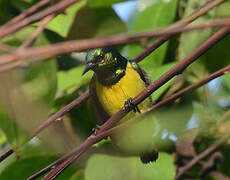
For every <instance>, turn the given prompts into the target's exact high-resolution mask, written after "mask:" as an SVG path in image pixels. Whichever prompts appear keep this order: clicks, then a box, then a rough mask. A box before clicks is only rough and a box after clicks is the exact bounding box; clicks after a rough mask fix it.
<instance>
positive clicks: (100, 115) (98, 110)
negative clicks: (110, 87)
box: [89, 74, 110, 124]
mask: <svg viewBox="0 0 230 180" xmlns="http://www.w3.org/2000/svg"><path fill="white" fill-rule="evenodd" d="M95 88H96V75H95V74H94V75H93V77H92V79H91V82H90V87H89V93H90V96H91V98H92V100H93V107H95V108H94V109H95V114H96V117H97V119H98V120H99V122H100V123H101V124H103V123H104V122H105V121H107V120H108V119H109V117H110V116H109V115H108V114H107V113H106V112H105V110H104V109H103V107H102V105H101V103H100V101H99V99H98V97H97V93H96V89H95Z"/></svg>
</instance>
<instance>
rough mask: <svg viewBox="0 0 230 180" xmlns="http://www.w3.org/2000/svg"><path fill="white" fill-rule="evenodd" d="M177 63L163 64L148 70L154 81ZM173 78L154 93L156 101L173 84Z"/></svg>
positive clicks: (153, 97) (153, 98) (153, 96)
mask: <svg viewBox="0 0 230 180" xmlns="http://www.w3.org/2000/svg"><path fill="white" fill-rule="evenodd" d="M175 64H176V63H168V64H165V65H163V66H159V67H158V68H156V69H150V70H149V71H148V74H149V75H150V77H151V78H152V82H153V81H155V80H157V79H158V78H159V77H161V76H162V75H163V74H164V73H166V72H167V71H168V70H169V69H171V68H172V67H173V66H174V65H175ZM172 82H173V79H171V80H170V81H168V82H167V83H165V84H164V85H163V86H161V87H160V88H159V89H158V90H156V91H155V92H154V93H153V94H152V100H153V102H155V101H156V100H157V99H158V98H159V97H160V96H161V95H162V94H163V93H164V92H165V91H166V90H167V89H168V88H169V87H170V85H171V84H172Z"/></svg>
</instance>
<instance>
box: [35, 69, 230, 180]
mask: <svg viewBox="0 0 230 180" xmlns="http://www.w3.org/2000/svg"><path fill="white" fill-rule="evenodd" d="M229 71H230V66H227V67H225V68H222V69H220V70H218V71H216V72H215V73H213V74H211V75H209V76H208V77H206V78H204V79H202V80H200V81H199V82H197V83H194V84H192V85H190V86H188V87H186V88H185V89H183V90H180V91H178V92H177V93H175V94H173V95H171V96H170V97H168V98H166V99H165V100H162V101H160V102H158V103H157V104H156V105H154V106H152V108H150V109H148V110H147V112H149V111H152V110H155V109H156V108H159V107H161V106H163V105H165V104H167V103H169V102H171V101H172V100H175V99H177V98H179V97H181V96H182V95H183V94H185V93H187V92H189V91H191V90H193V89H195V88H198V87H200V86H202V85H204V84H205V83H207V82H209V81H211V80H213V79H215V78H217V77H219V76H221V75H223V74H226V73H228V72H229ZM145 113H146V112H145ZM145 113H143V114H140V115H139V116H137V117H135V118H133V119H131V120H128V121H126V122H124V123H122V124H120V125H117V126H115V127H113V128H110V129H108V130H106V131H104V132H102V133H100V134H98V135H97V136H90V138H88V139H87V140H86V141H88V140H89V139H90V141H93V144H94V143H96V142H97V141H99V140H100V139H102V138H104V137H107V136H109V135H111V134H112V133H114V132H115V131H117V130H118V129H121V128H124V127H126V126H128V125H129V124H130V123H133V122H134V121H136V120H138V119H140V118H141V117H142V116H143V115H144V114H145ZM87 143H88V142H87ZM87 143H86V144H87ZM87 149H88V147H87V146H83V148H82V149H78V150H77V151H76V150H74V151H72V152H71V153H69V154H68V156H64V157H63V158H61V159H60V160H59V161H56V163H53V164H51V165H50V166H47V167H46V168H45V169H43V170H41V171H39V172H38V173H36V174H34V175H33V176H31V179H34V178H35V177H37V176H39V175H41V174H40V173H41V172H42V174H43V173H45V172H47V171H48V170H49V169H50V168H51V167H54V166H56V165H58V164H60V163H61V162H63V161H64V160H65V159H68V161H67V162H71V161H74V160H76V159H77V158H78V157H79V153H80V154H82V153H83V152H85V151H86V150H87ZM72 155H73V156H72ZM71 156H72V157H71ZM67 162H65V163H64V165H63V164H61V165H60V167H59V166H58V168H60V169H64V166H65V165H67V164H68V163H67ZM70 164H71V163H70ZM66 167H67V166H66ZM66 167H65V168H66ZM60 169H59V170H60ZM52 175H55V174H52Z"/></svg>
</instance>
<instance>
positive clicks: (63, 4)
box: [0, 0, 80, 38]
mask: <svg viewBox="0 0 230 180" xmlns="http://www.w3.org/2000/svg"><path fill="white" fill-rule="evenodd" d="M78 1H80V0H68V1H67V0H65V1H60V2H58V3H56V4H55V5H53V6H51V7H48V8H46V9H44V10H42V11H41V12H38V13H36V14H34V15H32V16H29V17H27V18H25V19H23V20H21V21H20V23H16V24H12V25H11V26H9V27H8V26H7V27H6V28H3V29H2V30H1V31H0V38H3V37H4V36H6V35H9V34H11V33H13V32H15V31H17V30H19V29H21V28H23V27H25V26H27V25H29V24H31V23H33V22H35V21H38V20H40V19H42V18H44V17H46V16H48V15H51V14H55V13H61V12H63V10H64V9H66V8H67V7H69V6H71V5H73V4H74V3H77V2H78Z"/></svg>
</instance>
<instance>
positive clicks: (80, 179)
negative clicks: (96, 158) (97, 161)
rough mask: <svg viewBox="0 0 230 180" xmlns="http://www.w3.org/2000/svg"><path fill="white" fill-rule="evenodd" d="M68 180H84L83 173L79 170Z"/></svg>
mask: <svg viewBox="0 0 230 180" xmlns="http://www.w3.org/2000/svg"><path fill="white" fill-rule="evenodd" d="M70 180H85V177H84V171H83V170H80V171H77V172H76V173H74V174H73V176H72V177H71V178H70Z"/></svg>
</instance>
